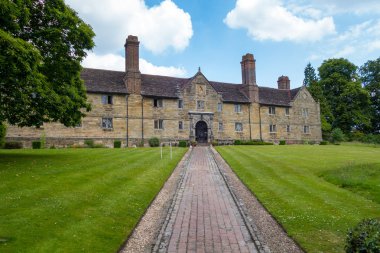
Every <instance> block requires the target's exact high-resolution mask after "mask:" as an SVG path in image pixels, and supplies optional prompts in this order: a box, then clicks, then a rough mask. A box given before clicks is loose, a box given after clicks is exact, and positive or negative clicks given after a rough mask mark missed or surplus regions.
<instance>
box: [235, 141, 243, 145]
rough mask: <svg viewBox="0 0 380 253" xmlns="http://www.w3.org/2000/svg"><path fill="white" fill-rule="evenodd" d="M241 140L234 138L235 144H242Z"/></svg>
mask: <svg viewBox="0 0 380 253" xmlns="http://www.w3.org/2000/svg"><path fill="white" fill-rule="evenodd" d="M241 143H242V142H241V140H234V145H241Z"/></svg>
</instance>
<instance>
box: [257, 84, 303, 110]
mask: <svg viewBox="0 0 380 253" xmlns="http://www.w3.org/2000/svg"><path fill="white" fill-rule="evenodd" d="M299 90H300V88H296V89H292V90H279V89H274V88H268V87H259V102H260V104H264V105H279V106H290V102H291V101H292V100H293V99H294V97H295V96H296V95H297V93H298V91H299Z"/></svg>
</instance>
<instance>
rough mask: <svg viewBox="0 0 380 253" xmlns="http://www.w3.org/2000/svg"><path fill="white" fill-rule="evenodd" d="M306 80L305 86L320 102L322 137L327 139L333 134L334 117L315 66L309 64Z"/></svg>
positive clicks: (306, 70) (305, 72)
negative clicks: (332, 123)
mask: <svg viewBox="0 0 380 253" xmlns="http://www.w3.org/2000/svg"><path fill="white" fill-rule="evenodd" d="M304 74H305V79H304V85H305V86H306V87H307V89H308V91H309V92H310V94H311V95H312V96H313V98H314V100H315V101H317V102H319V105H320V112H321V128H322V135H323V138H324V139H327V138H328V136H329V133H330V132H331V124H330V122H332V121H333V119H334V117H333V115H332V113H331V109H330V106H329V104H328V103H327V100H326V98H325V96H324V94H323V89H322V86H321V85H320V83H319V82H318V78H317V75H316V73H315V69H314V68H313V66H312V65H311V64H310V63H308V64H307V65H306V67H305V71H304Z"/></svg>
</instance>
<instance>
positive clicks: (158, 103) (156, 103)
mask: <svg viewBox="0 0 380 253" xmlns="http://www.w3.org/2000/svg"><path fill="white" fill-rule="evenodd" d="M163 104H164V103H163V101H162V99H161V98H155V99H153V107H157V108H161V107H163Z"/></svg>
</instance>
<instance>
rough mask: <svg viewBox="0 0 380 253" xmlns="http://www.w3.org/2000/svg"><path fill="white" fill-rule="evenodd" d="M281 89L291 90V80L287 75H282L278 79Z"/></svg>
mask: <svg viewBox="0 0 380 253" xmlns="http://www.w3.org/2000/svg"><path fill="white" fill-rule="evenodd" d="M277 84H278V89H279V90H290V80H289V77H287V76H280V77H279V78H278V80H277Z"/></svg>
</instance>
